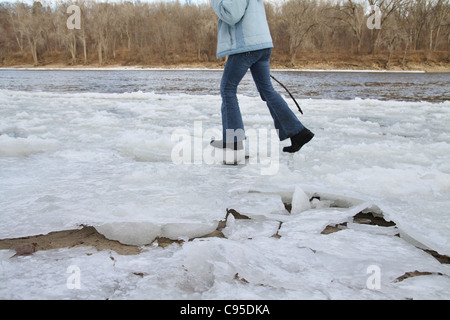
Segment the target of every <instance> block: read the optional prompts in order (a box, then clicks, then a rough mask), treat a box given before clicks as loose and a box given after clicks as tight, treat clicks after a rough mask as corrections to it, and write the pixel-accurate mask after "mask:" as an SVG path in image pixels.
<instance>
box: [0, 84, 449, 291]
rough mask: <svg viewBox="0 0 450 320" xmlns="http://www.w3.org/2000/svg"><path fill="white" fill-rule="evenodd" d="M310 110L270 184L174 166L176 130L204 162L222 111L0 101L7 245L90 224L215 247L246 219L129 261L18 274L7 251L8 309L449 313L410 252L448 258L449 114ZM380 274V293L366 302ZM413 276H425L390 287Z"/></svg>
mask: <svg viewBox="0 0 450 320" xmlns="http://www.w3.org/2000/svg"><path fill="white" fill-rule="evenodd" d="M239 101H240V102H241V106H242V112H243V115H244V121H245V125H246V128H247V129H255V130H258V129H265V130H270V129H271V128H272V120H271V117H270V115H269V113H268V111H267V109H266V106H265V105H264V103H263V102H261V101H260V99H259V98H258V97H247V96H239ZM300 103H301V104H302V109H303V110H304V111H305V116H304V117H302V118H301V120H302V121H303V123H304V124H305V125H306V126H307V127H309V128H310V129H311V130H312V131H313V132H314V133H315V137H314V139H313V141H312V142H311V143H310V144H308V145H306V146H305V147H304V148H303V149H302V150H301V152H299V153H296V154H294V155H290V154H283V153H282V152H280V158H279V167H278V168H277V170H276V172H275V174H273V175H263V174H261V173H262V171H261V169H264V168H267V167H268V165H269V164H268V163H267V162H266V163H262V162H261V163H260V162H258V161H256V162H253V163H247V165H237V166H223V165H221V164H217V163H213V164H206V163H204V162H202V161H201V160H202V158H201V157H200V162H198V163H191V164H186V163H182V164H178V165H177V164H175V163H173V162H172V159H171V151H172V150H173V147H174V146H175V145H176V141H173V140H172V139H171V135H172V133H173V132H174V131H175V130H185V131H186V132H188V133H189V134H188V137H190V138H192V140H191V142H192V146H194V144H195V143H198V141H200V148H201V149H203V148H205V147H206V146H207V145H208V143H209V138H210V137H207V135H205V132H206V131H207V130H211V132H212V130H218V129H220V123H221V122H220V113H219V109H220V108H219V106H220V97H219V96H195V95H184V94H176V95H160V94H154V93H144V92H135V93H125V94H111V93H104V94H103V93H102V94H101V93H82V94H68V93H65V94H63V93H48V92H15V91H8V90H0V105H1V109H0V115H1V116H0V134H1V135H0V190H1V192H0V207H1V208H2V209H1V211H0V218H1V221H2V223H1V224H0V238H16V237H23V236H28V235H34V234H45V233H48V232H51V231H58V230H64V229H72V228H79V227H80V225H92V226H95V227H97V229H98V230H99V231H100V232H102V233H104V234H105V235H106V236H107V237H110V238H111V239H115V240H121V241H123V242H124V243H130V244H138V245H142V244H147V243H151V242H152V241H153V240H154V239H155V237H169V238H172V239H185V240H187V239H188V238H195V237H198V236H200V235H202V234H203V233H204V234H207V233H210V232H211V231H212V230H214V229H215V228H216V226H217V223H218V222H219V221H220V220H224V219H225V217H226V213H227V211H226V210H227V209H234V210H236V211H238V212H240V213H241V214H245V215H247V216H249V217H250V218H251V220H249V221H245V220H239V219H235V221H234V222H232V220H233V218H230V220H229V221H227V226H226V228H225V229H224V230H223V232H224V234H226V236H228V237H229V239H226V238H225V239H218V238H211V239H202V240H200V239H198V240H194V241H191V242H188V243H185V244H184V245H183V246H182V247H177V246H173V247H170V248H169V249H164V250H163V249H160V248H153V247H149V248H148V249H147V250H146V251H145V252H143V253H142V254H140V255H138V256H134V257H125V256H118V255H116V254H114V253H108V252H94V253H92V252H91V251H89V250H90V249H86V248H75V249H61V250H51V251H46V252H42V251H38V252H36V253H35V254H34V255H33V256H29V257H19V258H17V259H9V257H10V256H11V255H12V253H11V251H0V254H1V258H0V262H1V268H2V272H1V273H0V277H2V278H1V281H0V283H2V286H1V287H0V298H27V297H38V298H39V297H45V298H52V297H56V298H106V297H107V298H118V299H121V298H164V297H165V298H173V297H180V298H182V297H187V298H274V299H277V298H295V299H298V298H302V297H304V298H400V299H404V298H410V297H413V298H428V297H436V298H447V299H448V298H449V297H448V292H449V291H448V290H445V288H448V287H450V284H449V281H448V275H449V271H448V268H446V267H445V266H442V265H440V264H439V263H438V262H437V261H436V260H434V258H432V257H431V256H430V255H427V254H426V253H424V252H423V251H422V250H421V249H418V248H416V247H415V246H414V245H412V244H411V243H414V244H415V245H420V246H422V247H426V248H430V249H433V250H435V251H437V252H439V253H441V254H446V255H450V236H449V235H450V228H449V226H450V213H449V209H448V208H449V207H450V192H449V191H450V165H449V163H450V158H449V157H450V144H449V137H450V132H449V127H448V123H450V109H449V107H450V103H449V102H448V101H447V102H444V103H428V102H400V101H397V102H393V101H379V100H369V99H367V100H365V99H354V100H346V101H343V100H302V101H300ZM196 122H197V123H198V122H201V124H202V131H201V132H198V131H196V127H195V123H196ZM287 144H288V141H286V142H282V143H281V144H280V145H279V148H280V150H281V149H282V147H283V146H285V145H287ZM193 160H195V159H194V158H193ZM256 160H258V159H256ZM296 188H297V189H296ZM299 189H301V190H303V191H304V193H305V195H307V196H308V197H313V196H314V195H317V196H319V197H318V198H320V200H318V198H317V199H316V200H313V201H312V202H311V208H310V209H307V210H301V212H299V213H297V214H289V213H288V212H287V209H286V207H285V204H284V203H286V202H289V201H291V202H292V199H293V198H297V197H296V196H294V194H295V192H296V190H299ZM283 202H284V203H283ZM361 210H369V211H370V210H372V211H376V212H380V213H382V214H383V216H384V217H385V219H386V220H391V221H394V222H395V223H396V226H397V228H398V229H399V231H400V233H401V234H402V235H404V237H403V236H402V238H398V237H394V236H393V235H392V233H391V232H390V231H389V232H387V231H385V230H384V229H379V228H381V227H378V228H377V227H369V228H367V227H366V228H365V227H364V226H363V227H362V228H361V227H359V226H356V227H355V226H352V224H351V219H352V217H353V215H355V214H356V213H358V212H359V211H361ZM294 213H295V212H294ZM344 222H347V223H348V227H347V228H346V229H345V230H341V231H339V232H337V233H333V234H330V235H323V234H321V231H322V230H323V228H325V227H326V226H327V225H330V224H331V225H336V224H340V223H344ZM274 233H275V234H278V236H279V237H281V238H278V237H273V235H274ZM406 240H408V241H406ZM88 251H89V253H92V254H90V255H86V252H88ZM109 255H114V261H112V260H111V259H110V257H109ZM61 259H62V260H61ZM19 264H20V268H19V267H18V266H19ZM72 264H75V265H79V266H80V268H81V270H82V275H83V278H82V279H84V280H82V283H83V288H84V289H83V290H81V291H76V290H75V291H68V290H67V287H66V282H65V280H66V278H67V274H66V273H65V270H66V268H67V267H68V266H69V265H72ZM161 265H164V266H165V268H161ZM372 265H377V266H379V267H380V269H381V274H382V285H381V288H382V289H381V290H370V289H368V288H367V285H366V280H367V278H368V276H369V274H368V273H367V268H368V267H369V266H372ZM44 266H45V267H44ZM97 268H99V269H98V270H97ZM42 269H48V270H49V271H48V272H47V273H46V275H44V276H41V275H39V274H37V273H36V272H37V271H36V270H42ZM162 269H164V270H162ZM419 269H420V270H419ZM61 270H63V271H62V272H61ZM414 270H419V271H426V272H431V274H430V275H423V276H420V277H415V278H411V279H406V280H404V281H401V282H395V279H396V278H397V277H400V276H402V275H403V274H404V273H406V272H412V271H414ZM99 272H101V274H103V275H104V276H103V277H99V276H98V274H99ZM136 273H137V274H143V276H136V275H135V274H136ZM438 273H441V274H443V275H439V274H438ZM244 280H245V281H244ZM419 286H420V287H422V288H424V290H425V291H420V290H419V289H418V288H419ZM25 288H27V290H25ZM28 288H31V289H30V290H28ZM55 288H56V289H55ZM230 292H233V296H232V297H231V296H229V293H230Z"/></svg>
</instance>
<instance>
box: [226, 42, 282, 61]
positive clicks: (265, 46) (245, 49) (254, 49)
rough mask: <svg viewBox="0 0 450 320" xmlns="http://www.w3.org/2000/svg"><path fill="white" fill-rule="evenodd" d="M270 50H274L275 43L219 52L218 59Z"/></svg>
mask: <svg viewBox="0 0 450 320" xmlns="http://www.w3.org/2000/svg"><path fill="white" fill-rule="evenodd" d="M268 48H273V43H272V42H266V43H261V44H256V45H253V46H246V47H243V48H236V49H231V50H226V51H222V52H218V53H217V59H220V58H223V57H225V56H229V55H232V54H238V53H243V52H250V51H256V50H262V49H268Z"/></svg>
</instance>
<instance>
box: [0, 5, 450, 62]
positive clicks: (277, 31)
mask: <svg viewBox="0 0 450 320" xmlns="http://www.w3.org/2000/svg"><path fill="white" fill-rule="evenodd" d="M70 5H76V6H78V7H79V8H80V9H81V10H80V16H79V21H80V25H79V28H75V29H70V28H68V27H67V20H68V19H69V18H70V17H72V18H73V16H72V15H71V13H70V12H69V13H68V12H67V8H68V7H69V6H70ZM371 5H372V7H370V6H371ZM374 5H375V6H377V7H378V8H379V9H380V12H381V16H376V14H375V11H374V10H373V9H374V7H373V6H374ZM266 13H267V18H268V21H269V25H270V29H271V33H272V38H273V40H274V45H275V48H274V51H273V63H274V64H276V65H277V66H281V67H283V66H285V67H304V66H306V67H307V66H313V65H323V66H327V65H328V66H332V67H333V66H334V67H350V68H352V67H355V68H356V67H375V68H393V67H395V68H409V67H410V66H411V65H414V64H422V65H427V64H428V65H433V64H434V65H440V66H444V67H448V66H449V64H450V4H449V0H366V2H361V1H359V2H356V1H352V0H346V1H335V0H285V1H284V2H279V4H273V3H270V2H266ZM376 19H378V20H376ZM368 20H369V22H370V23H372V25H369V26H368ZM376 24H378V25H376ZM216 33H217V17H216V16H215V14H214V12H213V10H212V9H211V7H210V5H209V4H206V3H205V4H201V5H198V4H194V3H192V2H191V1H189V0H186V2H180V1H178V2H156V3H147V2H146V3H143V2H139V1H133V2H130V1H123V2H111V3H105V2H99V1H89V0H79V1H73V2H72V1H70V2H69V1H67V2H65V1H61V2H58V3H55V2H54V1H52V2H49V3H46V2H44V1H42V2H34V4H33V5H28V4H25V3H21V2H14V3H3V4H0V65H3V66H11V65H24V64H33V65H49V64H60V65H96V66H97V65H142V66H163V65H180V64H183V65H203V66H219V65H221V64H223V63H224V60H223V59H222V60H217V59H216V57H215V51H216Z"/></svg>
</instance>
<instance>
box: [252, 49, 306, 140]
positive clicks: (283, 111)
mask: <svg viewBox="0 0 450 320" xmlns="http://www.w3.org/2000/svg"><path fill="white" fill-rule="evenodd" d="M270 55H271V49H266V50H265V52H264V54H263V55H262V56H261V58H260V59H259V60H258V61H257V62H256V63H254V64H253V65H252V66H251V68H250V70H251V72H252V76H253V80H254V81H255V84H256V87H257V88H258V91H259V94H260V96H261V98H262V99H263V100H264V101H266V103H267V106H268V108H269V111H270V114H271V116H272V118H273V121H274V125H275V128H276V129H278V136H279V138H280V140H281V141H283V140H285V139H287V138H290V137H292V136H293V135H295V134H297V133H299V132H300V131H301V130H303V129H304V128H305V127H304V126H303V124H302V123H301V122H300V121H299V120H298V118H297V116H296V115H295V114H294V112H293V111H292V110H291V109H290V108H289V105H288V104H287V103H286V101H285V100H284V99H283V97H282V96H281V95H280V94H279V93H278V92H276V91H275V89H274V88H273V86H272V81H271V78H270Z"/></svg>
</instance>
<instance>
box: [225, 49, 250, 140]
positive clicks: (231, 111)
mask: <svg viewBox="0 0 450 320" xmlns="http://www.w3.org/2000/svg"><path fill="white" fill-rule="evenodd" d="M250 65H251V64H250V63H249V61H248V59H247V57H246V54H245V53H242V54H236V55H230V56H229V57H228V60H227V63H226V65H225V69H224V71H223V75H222V81H221V83H220V93H221V96H222V108H221V112H222V129H223V142H226V143H233V142H235V141H239V140H243V139H244V124H243V121H242V115H241V111H240V109H239V102H238V99H237V87H238V85H239V83H240V82H241V80H242V78H243V77H244V76H245V74H246V73H247V70H248V69H249V67H250ZM227 132H228V139H227ZM236 133H239V137H236V136H235V135H236ZM230 139H232V141H228V140H230Z"/></svg>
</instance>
